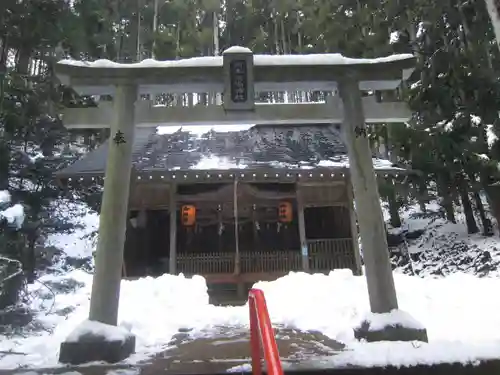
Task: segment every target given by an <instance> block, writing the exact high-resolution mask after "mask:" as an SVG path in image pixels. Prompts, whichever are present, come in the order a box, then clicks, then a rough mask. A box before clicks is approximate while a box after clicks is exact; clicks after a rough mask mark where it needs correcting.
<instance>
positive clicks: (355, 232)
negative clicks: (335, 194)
mask: <svg viewBox="0 0 500 375" xmlns="http://www.w3.org/2000/svg"><path fill="white" fill-rule="evenodd" d="M346 189H347V199H348V200H349V201H348V208H349V219H350V221H351V223H350V224H351V236H352V250H353V251H354V266H355V267H356V268H355V269H354V270H353V272H354V274H355V275H358V276H359V275H362V274H363V269H362V267H361V256H360V254H359V243H358V225H357V220H356V211H355V210H354V196H353V194H352V183H351V178H350V177H348V178H346Z"/></svg>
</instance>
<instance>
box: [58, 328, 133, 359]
mask: <svg viewBox="0 0 500 375" xmlns="http://www.w3.org/2000/svg"><path fill="white" fill-rule="evenodd" d="M107 327H108V328H107V332H106V333H105V334H103V333H102V332H99V331H95V332H86V333H84V334H81V335H79V336H78V337H76V338H74V337H69V338H68V339H66V341H65V342H63V343H61V347H60V350H59V362H60V363H64V364H71V365H81V364H84V363H89V362H107V363H117V362H120V361H122V360H124V359H126V358H128V357H129V356H130V355H131V354H133V353H134V352H135V336H134V335H133V334H132V333H124V329H123V328H121V327H114V326H107ZM110 328H112V329H113V328H116V335H112V334H111V335H110V332H111V331H110ZM70 336H71V335H70Z"/></svg>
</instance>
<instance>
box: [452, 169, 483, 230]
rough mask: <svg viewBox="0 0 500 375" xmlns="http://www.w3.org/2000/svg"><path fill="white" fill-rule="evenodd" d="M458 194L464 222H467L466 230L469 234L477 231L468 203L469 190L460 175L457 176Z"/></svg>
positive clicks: (470, 206)
mask: <svg viewBox="0 0 500 375" xmlns="http://www.w3.org/2000/svg"><path fill="white" fill-rule="evenodd" d="M457 185H458V194H459V195H460V200H461V201H462V207H463V209H464V215H465V222H466V223H467V231H468V232H469V234H473V233H477V232H479V228H478V227H477V223H476V219H475V218H474V211H473V210H472V205H471V203H470V198H469V192H468V189H467V182H466V181H465V179H464V178H463V176H460V177H459V178H458V184H457Z"/></svg>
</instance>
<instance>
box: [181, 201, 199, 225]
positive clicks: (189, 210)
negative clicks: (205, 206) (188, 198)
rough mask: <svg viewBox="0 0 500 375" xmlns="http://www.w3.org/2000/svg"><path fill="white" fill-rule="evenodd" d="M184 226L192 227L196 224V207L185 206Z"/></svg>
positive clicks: (183, 212)
mask: <svg viewBox="0 0 500 375" xmlns="http://www.w3.org/2000/svg"><path fill="white" fill-rule="evenodd" d="M181 221H182V225H184V226H186V227H191V226H193V225H194V223H195V222H196V207H195V206H193V205H190V204H189V205H184V206H182V208H181Z"/></svg>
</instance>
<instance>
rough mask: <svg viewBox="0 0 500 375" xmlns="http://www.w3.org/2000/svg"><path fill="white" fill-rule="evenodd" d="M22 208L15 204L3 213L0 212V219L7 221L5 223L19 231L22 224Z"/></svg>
mask: <svg viewBox="0 0 500 375" xmlns="http://www.w3.org/2000/svg"><path fill="white" fill-rule="evenodd" d="M24 217H25V216H24V207H23V206H22V205H20V204H15V205H13V206H12V207H9V208H7V209H5V210H3V211H0V218H4V219H5V220H7V223H9V224H11V225H14V226H15V227H16V228H17V229H20V228H21V227H22V226H23V223H24Z"/></svg>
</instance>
